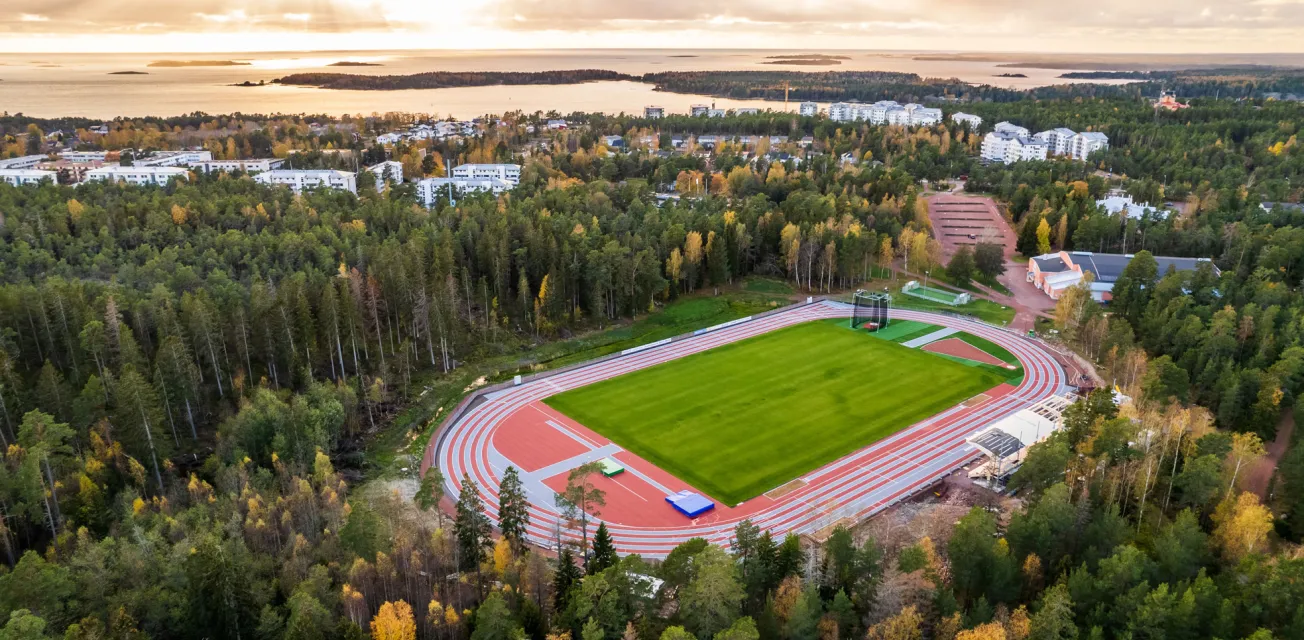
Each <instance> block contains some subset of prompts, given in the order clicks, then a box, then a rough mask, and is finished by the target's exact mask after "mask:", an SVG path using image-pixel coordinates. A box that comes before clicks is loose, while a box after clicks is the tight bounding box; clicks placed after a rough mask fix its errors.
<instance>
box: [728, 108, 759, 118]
mask: <svg viewBox="0 0 1304 640" xmlns="http://www.w3.org/2000/svg"><path fill="white" fill-rule="evenodd" d="M760 112H761V110H760V109H757V108H756V107H738V108H737V109H734V115H736V116H754V115H756V114H758V113H760Z"/></svg>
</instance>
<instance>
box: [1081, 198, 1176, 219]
mask: <svg viewBox="0 0 1304 640" xmlns="http://www.w3.org/2000/svg"><path fill="white" fill-rule="evenodd" d="M1096 206H1098V207H1103V208H1104V209H1105V210H1106V211H1108V212H1109V213H1110V215H1119V214H1124V215H1126V216H1127V217H1129V218H1131V219H1133V220H1140V219H1141V218H1143V217H1145V215H1146V214H1147V213H1149V214H1153V215H1154V216H1157V217H1160V218H1167V217H1168V212H1167V211H1165V210H1163V209H1157V208H1155V207H1152V206H1150V205H1148V204H1139V203H1136V202H1133V201H1132V196H1129V195H1124V194H1122V193H1110V194H1108V195H1107V196H1106V197H1105V198H1104V199H1103V200H1097V201H1096Z"/></svg>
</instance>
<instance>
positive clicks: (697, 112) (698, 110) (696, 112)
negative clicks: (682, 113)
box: [688, 104, 711, 118]
mask: <svg viewBox="0 0 1304 640" xmlns="http://www.w3.org/2000/svg"><path fill="white" fill-rule="evenodd" d="M710 110H711V105H709V104H695V105H693V106H691V107H689V108H688V115H690V116H693V117H694V118H696V117H698V116H704V115H706V113H707V112H708V111H710Z"/></svg>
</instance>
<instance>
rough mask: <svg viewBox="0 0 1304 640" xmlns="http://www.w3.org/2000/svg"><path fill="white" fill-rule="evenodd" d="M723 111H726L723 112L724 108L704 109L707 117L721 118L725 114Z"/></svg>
mask: <svg viewBox="0 0 1304 640" xmlns="http://www.w3.org/2000/svg"><path fill="white" fill-rule="evenodd" d="M725 113H726V112H725V110H724V109H707V110H706V117H708V118H723V117H724V116H725Z"/></svg>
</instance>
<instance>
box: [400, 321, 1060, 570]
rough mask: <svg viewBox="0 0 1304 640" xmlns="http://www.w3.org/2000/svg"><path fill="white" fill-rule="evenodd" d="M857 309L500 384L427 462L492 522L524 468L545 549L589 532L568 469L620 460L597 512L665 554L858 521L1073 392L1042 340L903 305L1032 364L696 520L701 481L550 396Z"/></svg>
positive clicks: (752, 326) (615, 533) (637, 542)
mask: <svg viewBox="0 0 1304 640" xmlns="http://www.w3.org/2000/svg"><path fill="white" fill-rule="evenodd" d="M850 310H851V306H850V305H847V304H844V303H839V302H831V301H822V302H817V303H814V304H809V305H805V306H801V307H797V308H794V309H792V310H789V311H784V312H781V313H777V314H774V315H771V316H768V317H765V318H760V319H756V320H751V321H748V322H744V323H741V324H736V325H733V326H729V327H727V328H723V329H720V330H718V331H713V332H710V333H705V334H702V335H698V336H694V337H691V338H686V339H683V340H679V341H677V342H671V343H669V344H666V345H662V346H659V347H654V348H651V349H647V350H645V351H641V352H638V353H633V354H630V355H626V356H623V357H619V358H615V359H611V360H606V361H602V362H597V363H594V364H592V365H589V366H585V367H580V368H577V369H572V370H570V371H566V372H564V373H560V374H557V375H555V376H551V377H545V378H541V379H536V380H533V381H530V382H527V383H524V384H521V385H519V386H516V387H511V388H508V389H505V390H500V391H496V392H494V393H491V394H489V395H488V396H486V399H487V401H486V402H484V403H482V404H480V405H479V406H476V407H474V408H472V409H470V410H469V411H467V412H466V413H465V414H464V415H462V416H461V418H460V419H458V420H457V421H456V422H454V423H453V424H451V425H448V426H447V427H446V428H445V429H444V430H443V431H442V432H440V433H436V434H435V436H434V437H433V438H432V439H431V442H430V444H429V445H428V447H427V451H426V456H425V461H423V463H422V464H423V470H424V468H425V467H428V466H429V465H430V464H435V465H436V466H438V467H439V468H440V469H442V470H443V473H444V476H445V478H446V484H447V486H446V487H445V490H446V491H447V492H448V494H449V495H450V496H452V497H454V498H455V497H456V496H457V495H459V493H460V491H461V479H462V476H463V474H467V475H469V476H470V477H471V478H472V479H473V480H474V481H475V483H476V484H477V486H478V487H479V490H480V493H481V494H482V495H481V497H482V498H483V500H484V502H485V506H486V511H487V513H488V515H489V517H490V519H491V520H493V521H494V522H495V523H496V522H497V505H498V483H499V479H500V478H501V477H502V474H503V472H504V471H505V470H506V468H507V467H508V466H509V465H511V466H515V467H516V468H517V469H518V470H519V471H520V473H521V477H522V480H523V483H524V486H525V489H526V493H527V496H528V498H529V501H530V527H529V535H530V537H531V539H532V540H533V541H534V542H537V543H539V544H541V545H544V546H555V543H556V541H557V539H558V538H561V539H564V540H571V539H578V538H579V532H578V531H573V530H570V529H568V528H567V524H566V520H565V518H563V517H562V515H561V513H560V510H559V509H558V508H557V507H556V506H555V504H554V493H555V492H556V491H559V490H561V489H562V488H563V487H565V484H566V475H567V473H568V472H569V470H570V469H573V468H574V467H576V466H578V465H580V464H582V463H584V462H590V461H593V460H600V459H603V458H608V457H610V458H614V459H615V460H617V461H619V462H620V464H621V465H622V466H624V467H625V469H626V471H625V473H622V474H620V475H617V476H615V477H613V478H606V477H596V476H595V478H594V479H593V482H594V484H595V485H596V486H598V487H599V488H601V489H603V490H604V491H605V492H606V501H607V505H606V506H605V507H603V508H601V509H600V510H599V512H600V516H599V518H598V519H600V520H601V521H603V522H606V524H607V528H608V529H609V530H610V531H611V534H612V537H613V539H614V540H615V543H616V548H617V550H619V551H620V552H622V553H639V554H642V555H644V556H647V557H652V558H662V557H665V555H666V554H667V553H669V552H670V550H671V549H673V548H674V547H675V546H676V545H678V544H679V543H681V542H683V541H685V540H688V539H690V538H694V537H701V538H706V539H707V540H709V541H711V542H713V543H716V544H721V545H724V544H728V542H729V540H730V539H731V537H732V533H733V529H734V527H735V526H736V525H737V524H738V522H740V521H741V520H743V519H746V518H750V519H751V520H752V521H753V522H754V523H755V524H756V525H757V526H759V527H761V528H762V529H768V530H770V531H771V532H772V533H773V534H775V535H776V536H782V535H784V534H786V533H788V532H794V533H811V532H815V531H819V530H821V529H824V528H826V527H828V526H830V525H832V524H834V523H836V522H838V521H841V520H843V519H846V518H850V519H860V518H864V517H867V516H869V515H872V514H874V513H877V512H878V511H881V510H883V509H885V508H887V507H889V506H891V505H893V504H895V503H896V502H899V501H901V500H903V499H906V498H908V497H910V496H911V495H913V494H914V493H916V492H918V491H920V490H922V489H923V488H925V487H927V486H929V485H931V484H932V483H934V482H936V481H937V480H938V479H940V478H942V477H944V476H946V475H947V474H949V473H951V472H952V471H954V470H955V469H957V468H959V467H961V466H963V465H964V464H966V463H968V462H969V461H971V460H973V459H975V458H976V457H978V455H979V454H978V451H977V449H976V448H974V447H973V445H970V444H969V443H967V442H965V438H966V437H968V436H970V435H972V434H973V433H975V432H977V431H978V430H979V429H981V428H983V427H985V426H987V425H989V424H991V423H993V422H995V421H997V420H999V419H1001V418H1004V417H1005V416H1008V415H1010V414H1012V413H1014V412H1015V411H1018V410H1020V409H1023V408H1025V407H1028V406H1030V405H1032V404H1035V403H1037V402H1039V401H1041V400H1043V399H1045V398H1047V397H1049V396H1051V395H1055V394H1058V393H1062V392H1063V391H1064V387H1065V379H1066V376H1065V374H1064V371H1063V369H1061V368H1060V366H1059V365H1058V364H1057V363H1056V361H1055V360H1054V358H1052V357H1051V355H1050V353H1049V352H1047V351H1046V350H1045V349H1044V348H1042V347H1041V346H1040V345H1039V344H1038V343H1036V342H1034V341H1032V340H1028V339H1026V338H1024V337H1022V336H1019V335H1017V334H1015V333H1012V332H1009V331H1005V330H1003V329H998V328H995V327H992V326H989V325H985V324H982V323H979V322H974V321H971V320H966V319H962V318H958V317H953V316H946V315H941V314H934V313H925V312H919V311H905V310H896V311H893V317H894V318H896V319H900V320H918V321H921V322H927V323H929V324H934V325H939V326H942V327H948V328H953V329H958V330H962V331H966V332H968V333H971V334H973V335H977V336H980V337H983V338H986V339H988V340H991V341H992V342H994V343H996V344H998V345H1000V346H1002V347H1004V348H1005V349H1006V350H1008V351H1009V352H1010V353H1012V354H1014V356H1015V357H1017V358H1018V359H1019V361H1020V362H1021V363H1022V364H1023V367H1024V374H1025V375H1024V379H1023V382H1022V383H1020V384H1019V386H1018V387H1011V386H1009V385H1004V384H1002V385H1000V386H998V387H996V388H995V389H992V390H990V391H988V392H986V393H985V394H984V396H979V397H978V398H977V399H976V400H969V401H965V402H963V403H961V404H959V405H957V406H955V407H952V408H950V409H947V410H946V411H943V412H941V413H939V414H937V415H934V416H932V417H930V418H927V419H925V420H923V421H920V422H918V423H916V424H914V425H911V426H910V427H908V428H906V429H903V430H901V431H898V432H897V433H895V434H893V435H891V436H888V437H887V438H884V439H882V440H879V441H878V442H875V443H873V444H871V445H869V446H867V447H865V448H863V449H860V450H859V451H856V452H854V453H851V454H849V455H847V456H844V457H843V458H841V459H838V460H835V461H834V462H831V463H829V464H827V465H825V466H823V467H821V468H819V469H816V470H814V471H811V472H810V473H807V474H806V475H804V476H802V477H801V478H799V479H797V480H794V481H793V482H790V483H788V484H787V485H784V488H783V490H781V491H770V492H769V493H768V494H767V495H762V496H758V497H756V498H753V499H751V500H748V501H747V502H744V503H742V504H739V505H723V504H717V505H716V508H715V509H714V510H712V511H709V512H707V513H706V514H705V515H703V516H702V517H700V518H698V519H696V520H690V519H688V518H686V517H684V516H682V515H680V514H679V513H678V512H677V511H675V510H674V509H673V508H672V507H671V506H670V505H669V504H668V503H666V501H665V500H664V498H665V496H666V495H668V494H670V493H674V492H677V491H680V490H683V489H693V487H690V486H689V485H687V484H686V483H684V482H683V481H681V480H679V479H678V478H676V477H674V476H672V475H670V474H669V473H667V472H665V471H663V470H661V469H659V468H658V467H656V466H655V465H653V464H651V463H649V462H647V461H646V460H643V459H642V458H640V457H638V456H636V455H634V454H633V453H631V452H629V451H626V450H624V449H622V448H620V447H619V446H617V445H615V444H614V443H612V442H611V441H609V440H607V439H606V438H604V437H602V436H601V435H599V434H597V433H596V432H594V431H592V430H590V429H588V428H586V427H585V426H584V425H581V424H579V423H576V422H575V421H573V420H571V419H569V418H567V417H566V416H565V415H562V414H561V413H559V412H557V411H554V410H552V409H551V408H550V407H548V406H547V405H545V404H544V403H543V402H542V400H543V399H544V398H547V397H548V396H551V395H554V394H557V393H560V392H562V391H566V390H569V389H574V388H577V387H581V386H584V385H587V384H591V383H594V382H598V381H601V380H606V379H608V378H613V377H616V376H619V375H622V374H625V373H629V372H631V371H635V370H638V369H643V368H646V367H651V366H655V365H657V364H661V363H663V362H668V361H670V360H674V359H676V358H681V357H683V356H686V355H689V354H692V353H698V352H700V351H705V350H707V349H711V348H713V347H717V346H720V345H723V344H728V343H730V342H735V341H738V340H743V339H746V338H750V337H753V336H757V335H760V334H763V333H767V332H769V331H773V330H775V329H778V328H781V327H785V326H789V325H793V324H798V323H801V322H809V321H812V320H819V319H825V318H846V317H849V315H850ZM776 489H778V488H777V487H776ZM770 496H773V497H770ZM591 526H593V525H591Z"/></svg>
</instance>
